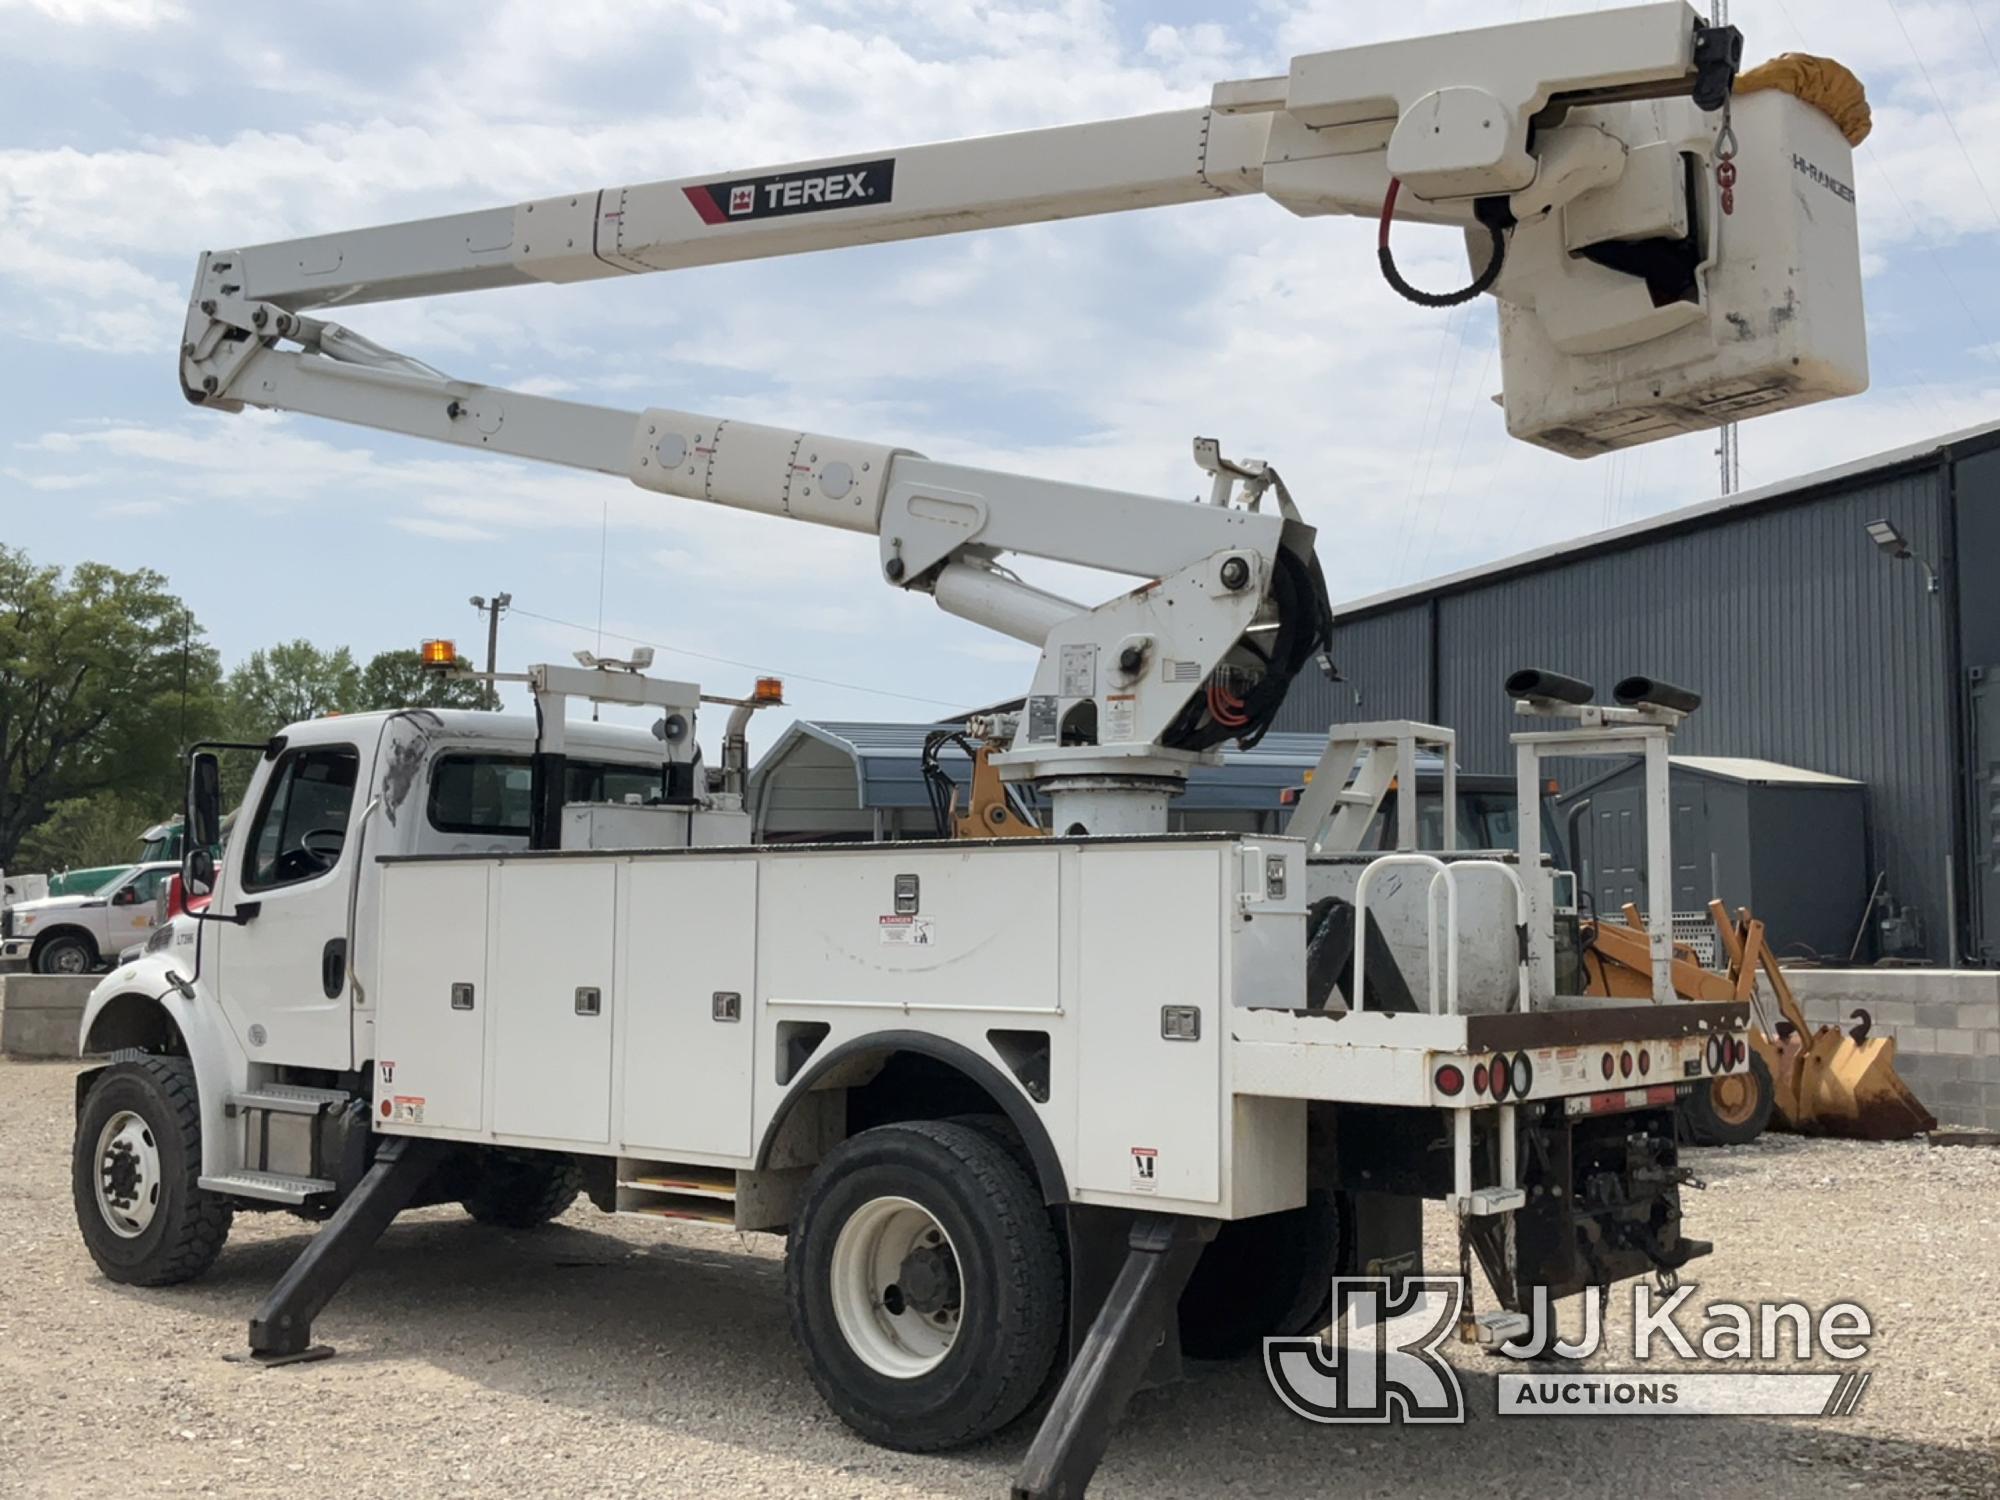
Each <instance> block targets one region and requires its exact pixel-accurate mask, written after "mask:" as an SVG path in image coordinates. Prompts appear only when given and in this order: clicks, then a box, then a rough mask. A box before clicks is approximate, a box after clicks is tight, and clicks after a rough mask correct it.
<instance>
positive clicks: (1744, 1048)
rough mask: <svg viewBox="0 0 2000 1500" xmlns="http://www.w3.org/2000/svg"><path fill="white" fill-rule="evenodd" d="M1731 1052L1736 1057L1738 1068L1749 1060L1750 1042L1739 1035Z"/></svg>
mask: <svg viewBox="0 0 2000 1500" xmlns="http://www.w3.org/2000/svg"><path fill="white" fill-rule="evenodd" d="M1732 1052H1733V1054H1734V1056H1735V1059H1736V1066H1737V1067H1739V1068H1740V1067H1742V1066H1743V1064H1744V1063H1746V1062H1748V1061H1749V1060H1750V1044H1749V1043H1748V1042H1746V1041H1744V1040H1743V1038H1742V1037H1740V1036H1739V1037H1738V1038H1737V1039H1736V1042H1735V1046H1734V1047H1733V1048H1732Z"/></svg>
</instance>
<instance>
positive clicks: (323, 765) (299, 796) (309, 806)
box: [243, 745, 361, 891]
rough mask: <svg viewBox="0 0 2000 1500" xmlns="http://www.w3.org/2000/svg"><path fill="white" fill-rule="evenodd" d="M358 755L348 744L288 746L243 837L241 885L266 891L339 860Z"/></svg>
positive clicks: (310, 875)
mask: <svg viewBox="0 0 2000 1500" xmlns="http://www.w3.org/2000/svg"><path fill="white" fill-rule="evenodd" d="M360 771H361V755H360V752H358V751H357V750H356V749H355V748H354V747H353V746H351V745H314V746H311V747H309V748H305V749H299V750H287V751H286V752H285V753H284V755H283V756H281V757H280V758H279V761H278V765H277V769H276V770H275V771H274V772H273V773H272V775H271V780H270V782H269V784H268V785H266V787H265V788H264V799H263V801H262V802H261V803H260V804H259V805H258V808H257V817H256V820H255V821H254V822H253V823H252V824H251V825H250V833H249V837H248V838H246V839H245V840H244V841H243V850H244V853H243V888H244V889H245V890H247V891H268V890H272V889H274V888H276V887H278V886H286V885H295V884H297V883H298V882H299V881H302V880H311V879H312V878H313V877H314V876H317V875H324V874H325V873H326V872H327V871H328V870H331V869H332V868H333V867H334V866H335V865H337V864H338V863H340V851H341V848H342V846H343V845H344V844H345V842H346V839H347V816H348V812H349V810H350V809H351V808H352V807H353V805H354V784H355V782H356V780H357V779H358V778H359V775H360Z"/></svg>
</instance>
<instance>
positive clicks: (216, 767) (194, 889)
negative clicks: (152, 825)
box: [181, 750, 222, 896]
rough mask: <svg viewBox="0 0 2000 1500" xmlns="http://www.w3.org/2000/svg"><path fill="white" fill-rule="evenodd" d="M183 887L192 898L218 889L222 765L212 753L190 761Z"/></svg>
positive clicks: (198, 753)
mask: <svg viewBox="0 0 2000 1500" xmlns="http://www.w3.org/2000/svg"><path fill="white" fill-rule="evenodd" d="M182 826H183V828H184V829H185V833H184V835H183V838H182V841H181V885H182V886H183V887H184V888H185V889H186V891H187V893H188V894H189V895H190V896H206V895H208V894H209V893H210V892H211V891H213V890H214V889H215V856H214V855H212V854H210V853H209V850H210V849H212V848H214V847H215V845H217V844H219V843H221V842H222V762H221V761H220V760H218V759H217V758H216V756H215V753H214V752H213V751H210V750H197V751H196V752H195V753H194V754H193V755H191V756H189V757H188V781H187V805H186V806H185V807H184V808H183V809H182Z"/></svg>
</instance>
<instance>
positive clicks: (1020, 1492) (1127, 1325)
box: [1014, 1214, 1214, 1500]
mask: <svg viewBox="0 0 2000 1500" xmlns="http://www.w3.org/2000/svg"><path fill="white" fill-rule="evenodd" d="M1213 1232H1214V1227H1213V1226H1212V1225H1210V1224H1205V1223H1203V1222H1202V1221H1200V1220H1198V1219H1187V1218H1179V1217H1175V1216H1171V1215H1166V1214H1148V1215H1146V1216H1145V1217H1143V1218H1141V1219H1139V1220H1138V1221H1137V1222H1136V1223H1134V1224H1133V1226H1132V1232H1131V1236H1130V1238H1129V1239H1128V1241H1127V1247H1128V1248H1127V1251H1126V1255H1125V1264H1124V1265H1123V1266H1122V1267H1121V1268H1120V1269H1119V1272H1118V1279H1117V1280H1116V1281H1114V1282H1113V1283H1112V1285H1111V1292H1110V1294H1109V1295H1108V1296H1107V1297H1106V1298H1105V1299H1104V1306H1103V1307H1102V1308H1101V1309H1100V1310H1099V1312H1098V1314H1097V1317H1096V1319H1095V1321H1093V1322H1092V1323H1091V1325H1090V1332H1089V1333H1087V1334H1086V1335H1085V1336H1084V1340H1083V1345H1082V1347H1081V1348H1079V1349H1078V1350H1077V1352H1076V1357H1075V1358H1074V1359H1073V1360H1071V1361H1070V1367H1069V1374H1068V1375H1067V1376H1066V1377H1065V1378H1064V1380H1063V1383H1062V1389H1061V1390H1059V1391H1057V1392H1056V1398H1055V1401H1054V1403H1053V1404H1052V1405H1051V1406H1050V1407H1049V1410H1048V1414H1047V1415H1046V1416H1044V1417H1043V1418H1042V1425H1041V1427H1040V1429H1039V1430H1037V1432H1036V1433H1035V1441H1034V1443H1033V1444H1032V1445H1031V1446H1030V1447H1029V1449H1028V1456H1027V1457H1026V1458H1025V1459H1023V1460H1022V1463H1021V1472H1020V1473H1019V1474H1018V1475H1016V1476H1015V1479H1014V1500H1073V1497H1076V1496H1080V1495H1082V1494H1083V1492H1084V1489H1085V1488H1086V1487H1087V1486H1088V1485H1089V1483H1090V1476H1091V1475H1093V1474H1095V1473H1096V1472H1097V1466H1098V1464H1099V1463H1100V1462H1102V1460H1103V1458H1104V1450H1105V1448H1106V1447H1107V1446H1109V1444H1110V1442H1111V1432H1112V1429H1113V1428H1114V1427H1116V1426H1117V1424H1118V1419H1119V1418H1120V1417H1122V1416H1123V1415H1124V1414H1125V1406H1126V1403H1127V1402H1129V1401H1130V1400H1131V1399H1132V1393H1133V1392H1134V1391H1135V1390H1137V1389H1138V1387H1139V1382H1140V1380H1141V1379H1143V1378H1144V1376H1145V1373H1146V1367H1147V1365H1148V1364H1149V1363H1150V1362H1151V1361H1152V1358H1153V1353H1154V1350H1155V1348H1156V1347H1157V1346H1158V1344H1159V1342H1160V1335H1161V1333H1162V1332H1163V1331H1164V1329H1165V1327H1166V1321H1167V1319H1168V1318H1170V1317H1172V1316H1173V1315H1174V1310H1175V1308H1176V1307H1177V1306H1178V1304H1179V1302H1180V1297H1181V1292H1182V1291H1183V1290H1184V1289H1185V1288H1186V1286H1187V1283H1188V1277H1189V1276H1191V1275H1193V1274H1194V1266H1195V1262H1196V1261H1197V1260H1199V1259H1200V1258H1201V1251H1202V1246H1203V1245H1204V1244H1205V1243H1206V1242H1207V1240H1208V1239H1209V1237H1210V1236H1211V1235H1212V1234H1213Z"/></svg>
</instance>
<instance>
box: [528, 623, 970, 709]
mask: <svg viewBox="0 0 2000 1500" xmlns="http://www.w3.org/2000/svg"><path fill="white" fill-rule="evenodd" d="M513 613H515V614H517V615H526V616H527V617H528V618H529V619H531V620H540V621H542V622H543V623H544V624H547V625H560V626H562V627H563V628H564V629H565V630H577V631H581V632H582V633H583V634H585V635H591V634H593V633H598V634H600V635H608V636H610V637H611V638H612V639H613V640H616V641H625V642H627V643H629V644H631V645H634V646H651V647H652V648H653V649H654V650H655V651H664V652H665V653H666V654H667V655H669V656H688V657H692V658H694V659H695V660H696V661H712V662H716V663H718V664H719V665H721V666H725V667H736V668H739V669H741V670H742V671H745V672H764V673H769V674H770V675H772V676H775V677H784V678H787V679H789V680H791V681H793V682H813V683H817V684H819V686H821V687H831V688H840V689H842V690H843V691H845V692H850V693H872V694H874V695H875V696H876V697H878V698H901V699H902V700H903V701H904V702H906V703H922V704H926V705H928V706H929V707H931V708H958V707H961V706H962V705H960V704H956V703H946V702H944V701H943V700H942V699H938V698H924V697H920V696H919V695H917V694H915V693H898V692H894V691H892V690H891V689H889V688H876V687H864V686H863V685H862V684H861V683H858V682H840V681H837V680H836V679H834V678H831V677H814V676H813V675H812V674H811V673H809V672H787V671H785V670H784V669H783V668H781V667H772V666H768V665H759V664H757V663H755V662H747V661H737V660H736V659H735V658H733V657H728V656H713V655H710V654H709V653H708V652H706V651H690V650H688V649H687V648H686V647H685V646H662V645H661V644H660V643H659V642H657V641H647V640H641V639H640V638H639V637H638V636H636V635H625V634H623V633H621V632H619V631H616V630H604V631H596V628H595V627H593V626H589V625H580V624H578V623H577V622H576V621H575V620H559V619H557V618H556V617H555V616H554V615H542V614H537V613H535V611H534V610H532V609H523V608H521V606H520V605H518V604H516V605H514V606H513Z"/></svg>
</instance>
